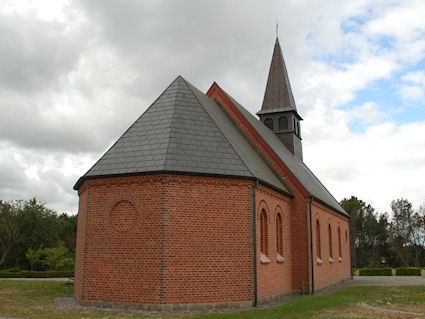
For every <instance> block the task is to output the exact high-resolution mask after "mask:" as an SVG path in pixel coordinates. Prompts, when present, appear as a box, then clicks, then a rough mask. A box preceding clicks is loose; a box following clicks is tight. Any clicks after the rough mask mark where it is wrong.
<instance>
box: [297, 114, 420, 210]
mask: <svg viewBox="0 0 425 319" xmlns="http://www.w3.org/2000/svg"><path fill="white" fill-rule="evenodd" d="M423 136H425V122H418V123H413V124H405V125H402V126H400V127H397V125H395V124H394V123H384V124H381V125H377V126H374V127H372V128H370V129H369V130H368V131H366V132H365V133H364V134H355V135H351V136H349V137H347V136H345V138H343V139H337V138H331V139H323V140H322V141H318V142H317V143H314V144H310V145H309V146H308V147H306V148H305V158H306V161H307V164H308V165H309V166H310V167H311V168H312V169H313V171H317V172H319V174H318V177H319V178H320V179H321V180H322V182H324V184H325V185H326V186H327V187H328V189H329V190H330V191H331V192H332V193H333V194H334V196H335V197H336V198H338V199H342V198H343V197H349V196H351V195H355V196H358V197H359V198H361V199H363V200H365V201H367V202H369V203H371V204H372V206H374V207H375V208H377V209H378V210H379V212H381V213H383V212H385V211H389V204H390V202H391V200H393V199H397V198H400V197H405V198H406V197H408V199H409V200H410V201H412V202H413V203H414V204H415V205H419V204H420V203H422V202H423V201H424V197H423V193H422V192H417V191H416V190H420V189H423V187H424V183H425V182H424V180H423V178H422V177H423V176H425V140H424V139H423ZM321 154H323V156H320V155H321Z"/></svg>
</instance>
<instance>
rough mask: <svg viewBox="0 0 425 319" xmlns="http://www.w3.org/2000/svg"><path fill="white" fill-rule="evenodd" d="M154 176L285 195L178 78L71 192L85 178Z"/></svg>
mask: <svg viewBox="0 0 425 319" xmlns="http://www.w3.org/2000/svg"><path fill="white" fill-rule="evenodd" d="M160 171H166V172H183V173H194V174H197V173H198V174H212V175H225V176H235V177H246V178H258V179H260V180H261V181H262V182H264V183H266V184H268V185H270V186H272V187H274V188H276V189H279V190H281V191H283V192H285V193H287V194H291V190H290V189H289V188H288V187H287V186H286V185H285V184H284V183H283V182H282V181H281V180H280V179H279V177H278V176H277V175H276V174H275V173H274V172H273V171H272V170H271V169H270V167H268V166H267V164H266V163H265V161H264V160H263V159H262V158H261V156H260V155H259V154H258V153H257V152H256V150H255V149H254V148H253V146H252V145H251V144H250V143H249V142H248V140H247V139H246V137H244V136H243V135H242V133H241V132H239V130H238V129H237V128H236V127H235V126H234V125H233V123H232V122H231V120H230V119H229V118H228V117H227V115H226V114H225V113H224V112H223V111H222V110H221V109H220V107H219V105H218V104H216V103H215V102H214V101H212V100H211V99H209V98H208V97H207V96H206V95H204V94H203V93H201V92H200V91H199V90H198V89H196V88H195V87H193V86H192V85H191V84H189V83H188V82H187V81H185V80H184V79H183V78H182V77H181V76H179V77H177V78H176V79H175V80H174V81H173V83H171V85H170V86H169V87H168V88H167V89H166V90H165V91H164V92H163V93H162V94H161V96H160V97H159V98H158V99H157V100H156V101H155V102H154V103H153V104H152V105H151V106H150V107H149V108H148V109H147V110H146V111H145V112H144V113H143V114H142V115H141V116H140V117H139V118H138V119H137V120H136V122H134V124H133V125H132V126H131V127H130V128H129V129H128V130H127V131H126V132H125V133H124V134H123V135H122V136H121V137H120V138H119V139H118V140H117V142H116V143H115V144H114V145H112V147H111V148H110V149H109V150H108V151H107V152H106V153H105V154H104V155H103V156H102V157H101V158H100V159H99V160H98V161H97V162H96V164H94V166H93V167H92V168H91V169H90V170H89V171H88V172H87V173H86V174H85V175H84V176H83V177H81V178H80V179H79V180H78V182H77V183H76V185H75V186H74V189H78V188H79V187H80V186H81V184H82V183H83V182H84V180H85V179H88V178H96V177H102V176H111V175H112V176H113V175H125V174H140V173H150V172H160Z"/></svg>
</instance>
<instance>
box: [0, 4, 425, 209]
mask: <svg viewBox="0 0 425 319" xmlns="http://www.w3.org/2000/svg"><path fill="white" fill-rule="evenodd" d="M406 3H407V4H404V5H405V6H406V7H408V6H409V4H408V2H406ZM409 3H410V2H409ZM418 3H419V2H417V3H416V5H418ZM10 4H13V1H10ZM33 5H34V6H37V5H40V4H33ZM419 5H420V3H419ZM400 6H401V5H400ZM387 7H388V3H387V2H386V1H376V0H373V1H371V0H361V1H355V2H351V3H349V4H347V3H345V2H342V1H339V0H332V1H327V2H319V1H290V2H282V1H278V0H273V1H269V2H267V4H266V5H265V4H264V3H261V2H258V1H225V0H219V1H214V2H212V1H203V0H201V1H200V0H183V1H114V0H94V1H81V0H70V4H69V6H67V7H66V8H64V9H63V15H64V17H63V19H62V18H61V19H54V18H53V19H42V18H40V16H39V15H37V14H34V13H33V12H32V11H31V10H21V11H19V10H16V11H13V10H12V11H11V12H2V11H1V9H2V7H1V6H0V41H1V42H0V43H2V44H1V50H0V114H1V116H0V146H1V154H0V198H5V199H9V198H29V197H32V196H38V197H40V200H43V201H46V202H47V203H48V204H49V205H51V207H52V208H55V209H58V210H69V211H73V212H76V209H77V196H76V194H75V192H74V191H73V190H72V186H73V184H74V183H75V181H76V180H77V179H78V177H79V176H80V175H82V174H84V173H85V171H86V170H87V169H89V167H90V166H91V165H92V164H93V163H94V161H95V160H96V159H97V158H98V157H100V156H101V155H102V153H103V152H104V151H105V150H106V148H107V147H108V146H109V145H110V144H111V143H112V142H114V141H115V140H116V139H117V138H118V137H119V136H120V135H121V134H122V133H123V132H124V131H125V130H126V128H127V127H128V126H129V125H130V124H131V123H132V122H133V121H135V120H136V119H137V117H138V116H140V114H142V113H143V111H144V110H145V109H146V108H147V107H148V106H149V105H150V104H151V103H152V102H153V101H154V100H155V99H156V98H157V97H158V96H159V94H161V92H162V91H163V90H164V89H165V88H166V87H167V86H168V84H169V83H170V82H171V81H172V80H173V79H174V78H175V77H176V76H177V75H179V74H181V75H182V76H184V77H185V78H186V79H187V80H189V81H190V82H192V83H193V84H194V85H195V86H197V87H198V88H200V89H201V90H204V91H206V90H207V89H208V88H209V86H210V85H211V84H212V82H213V81H217V82H218V83H219V85H221V86H222V87H223V88H224V89H225V90H227V91H228V92H229V93H231V94H232V96H234V97H235V98H236V99H237V100H239V102H241V103H242V104H243V105H244V106H246V107H247V108H248V109H249V110H250V111H251V112H253V113H254V112H256V111H258V109H259V108H260V105H261V100H262V97H263V94H264V88H265V85H266V79H267V72H268V68H269V63H270V60H271V54H272V49H273V44H274V40H275V23H276V18H278V20H279V34H280V42H281V44H282V46H283V51H284V55H285V60H286V63H287V67H288V71H289V77H290V79H291V84H292V88H293V91H294V94H295V99H296V101H297V103H298V104H297V106H298V109H299V111H300V113H301V116H303V117H304V118H305V121H304V126H303V133H304V147H305V149H306V151H305V154H306V155H307V156H309V158H307V157H306V161H307V162H312V164H311V165H312V167H313V168H314V170H315V172H317V174H318V176H320V177H323V179H324V182H325V184H326V185H327V186H328V181H329V184H330V187H332V185H334V186H335V185H337V188H336V192H335V193H336V195H337V196H344V195H345V193H346V192H351V190H352V189H355V190H356V191H359V190H361V189H362V188H361V187H356V188H355V187H353V186H352V185H351V184H350V181H351V182H353V181H355V183H360V180H361V178H360V177H359V176H360V175H362V174H364V175H367V174H366V173H364V172H368V170H367V169H366V168H365V167H367V165H368V163H367V162H363V161H361V163H360V162H359V159H358V158H356V154H350V151H351V150H352V149H354V148H353V147H348V148H347V150H346V151H345V153H346V154H344V156H351V157H352V158H353V160H352V161H348V162H346V161H342V159H341V164H340V165H339V166H338V169H334V165H333V164H330V163H332V161H329V160H328V157H329V158H335V157H336V158H338V156H339V153H338V150H339V148H341V147H343V146H345V145H346V144H347V143H352V142H353V141H352V140H350V139H352V138H353V133H352V132H350V130H349V128H348V122H349V121H350V120H352V118H353V114H351V113H349V112H346V111H342V110H335V108H336V107H338V106H339V105H341V104H343V103H346V102H347V101H350V100H352V99H353V98H354V97H355V95H356V92H357V91H358V90H361V89H365V88H367V87H368V86H370V85H371V84H373V82H374V81H377V80H379V79H383V78H385V79H388V78H389V77H391V75H392V74H393V72H395V70H397V71H400V69H397V68H399V67H400V66H399V64H400V63H399V61H400V60H403V61H407V60H409V61H419V60H420V57H421V53H422V52H423V45H422V46H421V44H420V41H419V42H417V41H414V42H412V41H413V40H412V41H411V40H409V41H410V42H409V41H407V42H406V41H405V38H403V35H404V34H409V33H410V31H409V30H410V29H409V28H414V27H415V25H414V23H411V24H412V26H409V23H406V24H405V25H404V27H403V30H404V31H403V33H402V34H397V39H398V40H399V41H400V43H401V44H402V45H401V44H399V45H395V46H394V47H393V48H392V49H391V50H393V51H391V50H390V49H389V48H382V47H380V46H379V44H377V43H375V42H374V39H375V36H379V34H380V33H382V32H384V31H385V32H384V33H385V34H386V33H389V34H390V35H391V32H390V30H388V29H387V28H382V26H385V23H386V21H391V19H389V18H388V14H391V12H393V11H394V10H393V9H391V8H390V9H387ZM48 9H49V8H47V10H48ZM40 10H42V8H40ZM391 10H393V11H391ZM388 12H389V13H388ZM396 12H402V13H403V12H405V10H404V11H403V10H399V11H397V10H396ZM365 13H367V17H368V18H367V19H371V20H373V21H375V20H376V23H375V24H372V25H371V27H364V28H357V27H356V23H355V22H353V21H351V22H352V25H351V27H352V28H353V31H352V32H349V33H348V34H347V33H344V32H343V29H342V23H343V22H347V19H348V18H350V17H356V16H357V15H359V14H362V15H363V14H365ZM374 17H376V19H375V18H374ZM369 29H370V30H372V31H373V34H372V36H370V34H367V33H366V32H368V30H369ZM382 30H384V31H382ZM372 31H369V32H372ZM405 48H416V49H415V50H413V49H409V50H406V49H405ZM397 50H398V51H397ZM406 52H408V54H407V53H406ZM347 54H348V57H349V59H348V60H346V61H345V64H339V62H335V61H328V60H327V58H329V57H330V58H331V57H333V56H338V55H341V56H344V57H346V55H347ZM406 54H407V55H406ZM418 59H419V60H418ZM378 62H379V63H378ZM365 102H368V101H365ZM365 105H366V104H365ZM375 113H376V114H377V116H379V112H375ZM372 124H373V123H372ZM387 135H388V143H391V139H393V138H394V137H393V136H391V135H390V134H387ZM362 138H363V137H362V136H361V135H358V136H357V135H356V136H355V141H356V143H359V145H363V144H365V145H369V144H368V143H369V142H367V141H363V140H362ZM353 139H354V138H353ZM359 140H361V142H359ZM416 143H419V142H416ZM318 145H320V147H318ZM409 150H410V149H407V148H406V150H405V151H409ZM320 152H322V153H320ZM308 154H311V155H308ZM320 154H322V157H323V158H322V159H321V158H320ZM314 156H315V157H314ZM378 156H379V154H377V155H376V157H377V158H378ZM325 157H326V158H325ZM377 160H378V159H377ZM380 160H381V163H385V164H388V163H386V162H385V161H384V160H382V159H380ZM314 163H315V164H314ZM399 164H400V163H399V161H394V163H392V164H389V167H391V169H394V170H395V167H396V166H398V165H399ZM412 165H413V166H415V165H414V164H412ZM418 165H419V164H418ZM418 165H416V166H415V167H418ZM347 166H350V172H349V173H347V172H346V171H347ZM412 170H414V168H412ZM375 177H376V178H379V177H378V175H376V176H375ZM363 181H364V179H363ZM366 183H367V177H366ZM415 185H418V183H416V184H415ZM376 188H377V189H378V187H376ZM418 188H419V187H418ZM400 189H402V188H401V186H400ZM405 189H407V188H405ZM331 190H332V191H333V192H334V189H331ZM348 195H350V194H347V195H346V196H348ZM406 196H407V195H406ZM338 199H340V198H338Z"/></svg>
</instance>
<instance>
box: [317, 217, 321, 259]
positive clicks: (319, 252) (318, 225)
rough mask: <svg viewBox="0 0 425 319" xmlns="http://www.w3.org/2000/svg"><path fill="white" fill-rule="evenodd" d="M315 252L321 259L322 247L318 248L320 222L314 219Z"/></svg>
mask: <svg viewBox="0 0 425 319" xmlns="http://www.w3.org/2000/svg"><path fill="white" fill-rule="evenodd" d="M316 254H317V257H319V258H320V259H322V249H321V248H320V223H319V220H317V221H316Z"/></svg>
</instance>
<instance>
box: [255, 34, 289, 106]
mask: <svg viewBox="0 0 425 319" xmlns="http://www.w3.org/2000/svg"><path fill="white" fill-rule="evenodd" d="M271 110H273V111H274V112H285V111H295V112H296V111H297V107H296V105H295V100H294V96H293V94H292V90H291V84H290V83H289V78H288V71H287V70H286V65H285V60H284V59H283V55H282V50H281V48H280V44H279V40H278V39H277V38H276V43H275V45H274V50H273V57H272V63H271V64H270V70H269V77H268V79H267V86H266V92H265V93H264V100H263V105H262V107H261V111H260V112H259V113H257V114H264V113H268V111H271ZM261 112H262V113H261Z"/></svg>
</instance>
